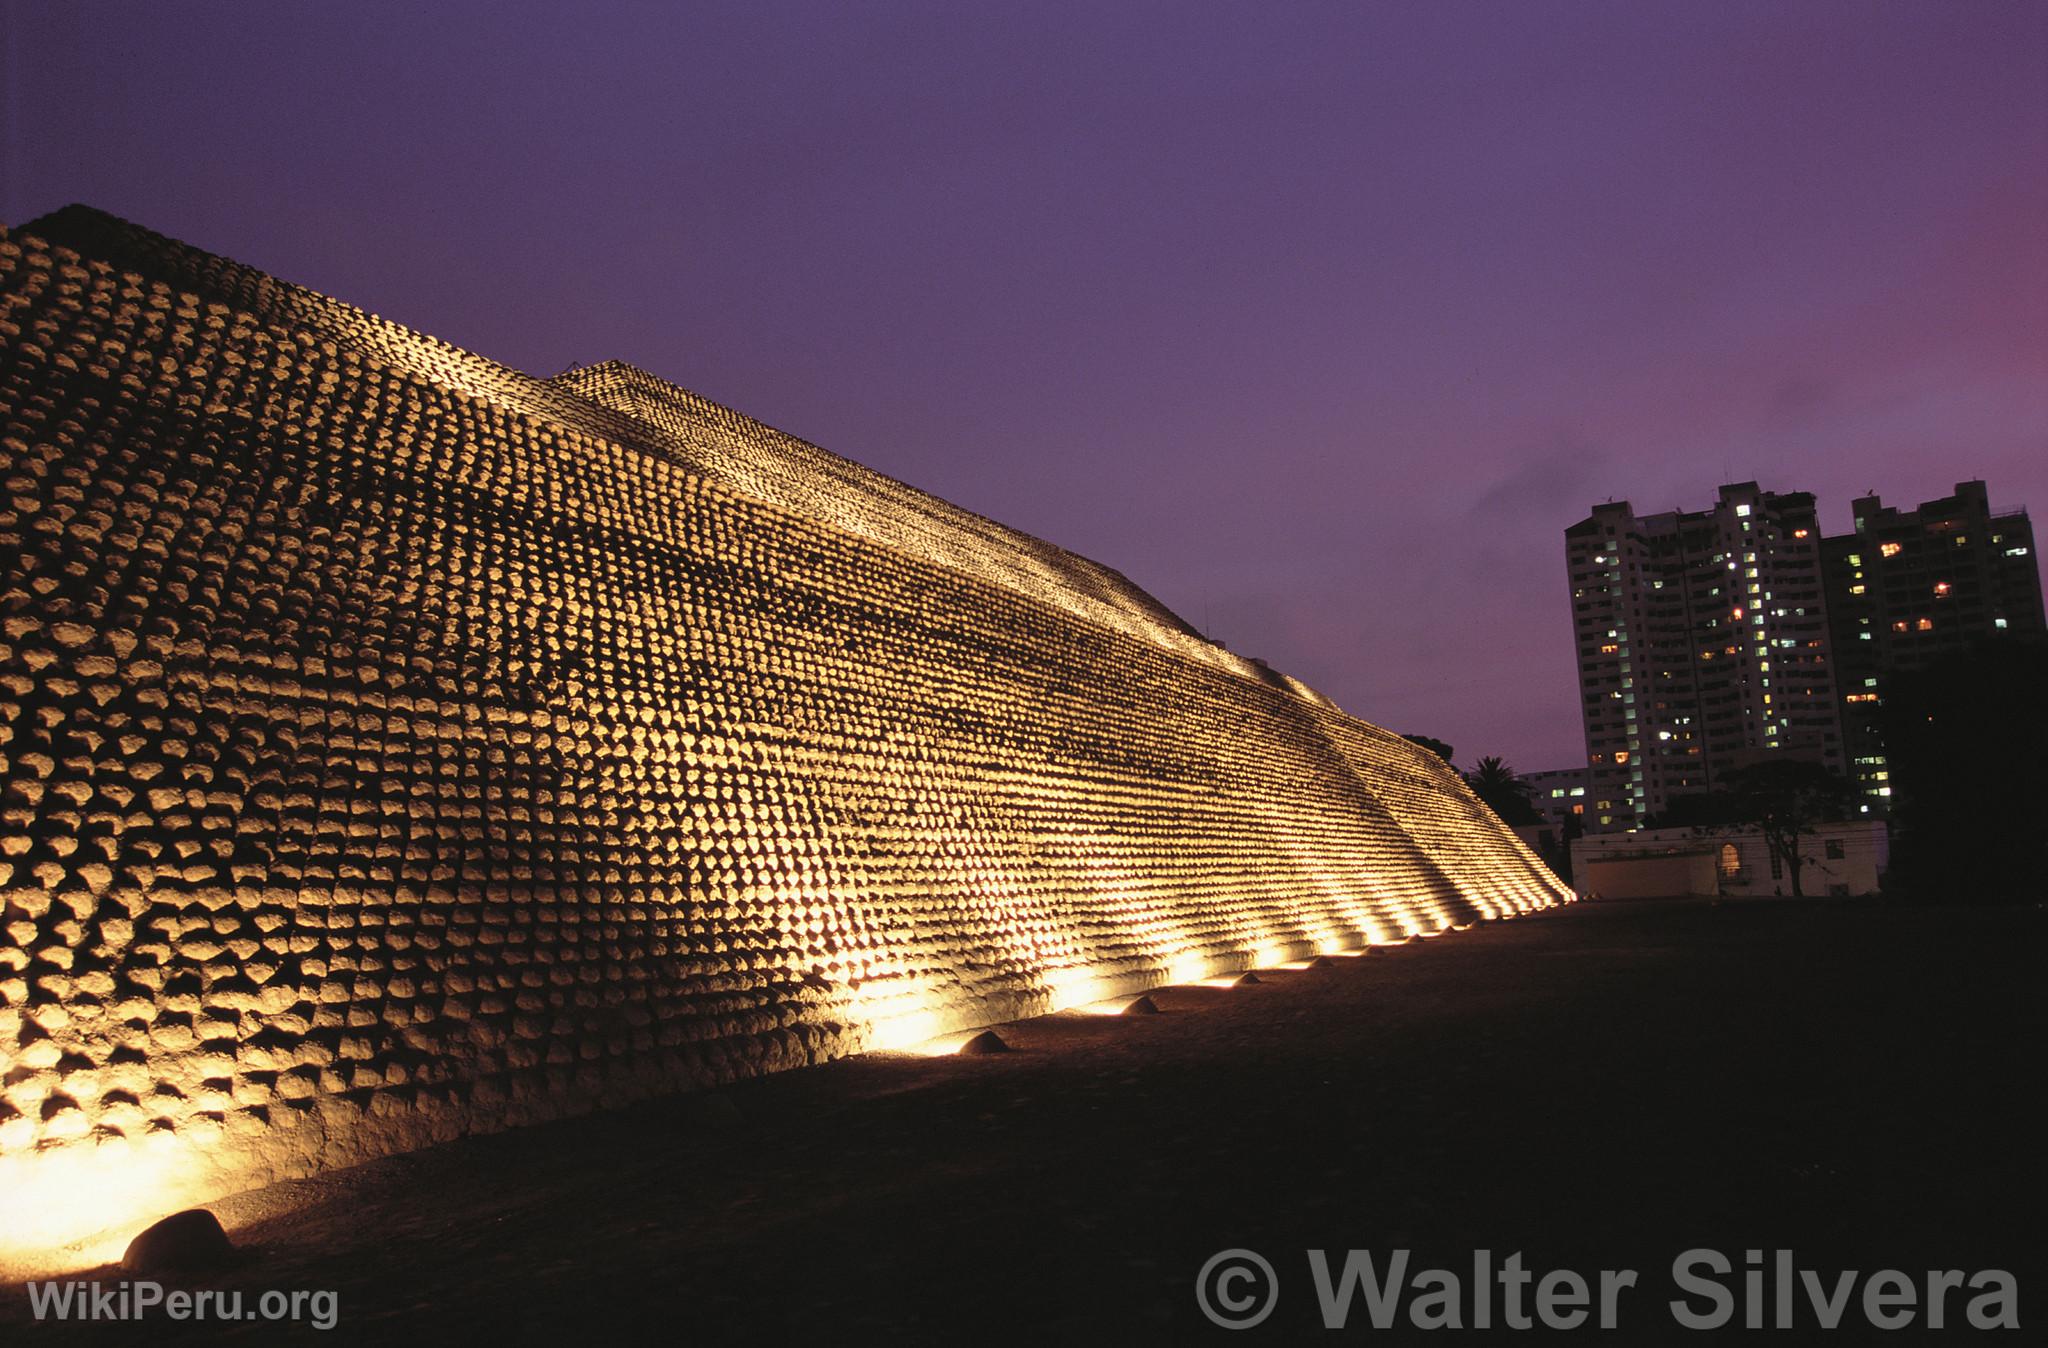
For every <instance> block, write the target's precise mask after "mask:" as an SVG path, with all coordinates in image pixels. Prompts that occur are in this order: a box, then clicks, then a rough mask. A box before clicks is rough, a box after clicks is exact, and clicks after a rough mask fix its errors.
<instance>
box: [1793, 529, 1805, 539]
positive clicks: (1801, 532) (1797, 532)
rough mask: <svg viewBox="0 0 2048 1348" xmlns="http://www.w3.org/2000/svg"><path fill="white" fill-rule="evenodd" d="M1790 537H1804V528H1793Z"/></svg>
mask: <svg viewBox="0 0 2048 1348" xmlns="http://www.w3.org/2000/svg"><path fill="white" fill-rule="evenodd" d="M1792 537H1794V538H1804V537H1806V530H1804V529H1794V530H1793V531H1792Z"/></svg>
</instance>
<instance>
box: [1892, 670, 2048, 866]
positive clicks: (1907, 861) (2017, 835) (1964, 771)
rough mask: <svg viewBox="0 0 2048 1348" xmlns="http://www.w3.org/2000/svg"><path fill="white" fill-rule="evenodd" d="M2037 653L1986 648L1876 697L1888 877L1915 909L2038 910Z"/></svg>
mask: <svg viewBox="0 0 2048 1348" xmlns="http://www.w3.org/2000/svg"><path fill="white" fill-rule="evenodd" d="M2044 699H2048V642H2042V641H2041V640H2039V639H2037V638H2036V639H2028V638H2008V639H2006V640H2002V641H1989V642H1985V643H1983V644H1981V645H1979V646H1978V647H1976V648H1974V649H1972V650H1969V651H1962V652H1958V653H1956V654H1955V655H1952V656H1949V657H1947V658H1944V659H1942V660H1938V661H1936V662H1935V663H1933V664H1931V665H1929V666H1927V667H1926V668H1925V669H1922V670H1918V671H1915V672H1913V673H1910V674H1902V675H1899V676H1897V677H1896V678H1895V679H1893V680H1892V682H1891V683H1890V685H1889V686H1888V687H1887V688H1886V689H1885V704H1884V720H1883V722H1882V731H1883V735H1884V746H1885V757H1886V760H1887V763H1888V767H1889V770H1890V772H1891V778H1890V786H1891V788H1892V798H1891V800H1892V834H1893V848H1892V864H1891V875H1892V878H1893V879H1894V880H1895V881H1898V882H1899V884H1900V888H1901V889H1902V890H1903V891H1904V892H1905V893H1906V894H1907V895H1909V896H1910V897H1912V898H1913V899H1915V900H1916V901H1923V902H1936V903H1969V902H1975V903H1987V902H2011V901H2013V900H2016V899H2035V900H2038V899H2040V898H2041V896H2042V893H2043V888H2044V883H2048V882H2044V879H2043V877H2044V876H2048V773H2044V771H2043V766H2042V765H2043V764H2044V763H2048V703H2044Z"/></svg>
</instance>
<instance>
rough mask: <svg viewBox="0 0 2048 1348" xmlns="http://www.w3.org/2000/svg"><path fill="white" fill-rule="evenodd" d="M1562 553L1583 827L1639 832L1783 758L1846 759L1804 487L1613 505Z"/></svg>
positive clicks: (1816, 539) (1816, 541)
mask: <svg viewBox="0 0 2048 1348" xmlns="http://www.w3.org/2000/svg"><path fill="white" fill-rule="evenodd" d="M1565 551H1566V558H1567V564H1568V568H1569V575H1570V582H1571V592H1572V625H1573V631H1574V636H1575V638H1576V654H1577V657H1578V668H1579V692H1580V703H1581V712H1582V714H1583V716H1584V720H1585V732H1586V767H1587V773H1588V782H1587V793H1586V810H1585V814H1584V821H1585V825H1586V829H1587V831H1588V832H1590V833H1599V832H1611V831H1617V830H1625V829H1632V828H1637V827H1640V826H1641V824H1642V822H1643V821H1644V820H1645V819H1648V818H1650V817H1651V816H1653V815H1656V814H1658V813H1660V812H1661V811H1663V810H1664V809H1665V808H1666V807H1667V806H1668V805H1669V804H1670V802H1671V801H1672V800H1673V799H1675V798H1676V797H1679V796H1685V795H1700V794H1705V793H1706V792H1708V791H1711V790H1713V789H1714V787H1715V785H1716V783H1717V779H1718V778H1719V777H1720V775H1721V774H1723V773H1725V772H1727V771H1729V770H1730V769H1733V768H1737V767H1741V766H1743V765H1745V764H1748V763H1753V762H1756V761H1758V760H1759V759H1760V758H1763V757H1767V756H1770V755H1773V754H1777V753H1787V754H1797V755H1799V756H1801V757H1807V758H1811V759H1813V760H1815V761H1817V762H1820V763H1821V764H1823V765H1824V766H1826V767H1828V768H1830V769H1832V770H1834V771H1838V772H1839V771H1842V770H1844V769H1845V767H1846V760H1845V755H1844V753H1843V746H1842V736H1841V730H1840V725H1839V721H1838V716H1837V710H1836V687H1835V678H1834V661H1833V653H1832V639H1831V634H1830V631H1829V625H1828V620H1827V610H1826V603H1825V598H1824V595H1823V585H1822V567H1821V537H1820V526H1819V522H1818V520H1817V518H1816V515H1815V511H1814V499H1813V497H1812V496H1811V495H1810V494H1808V493H1805V492H1793V493H1785V494H1780V493H1775V492H1767V491H1763V490H1762V489H1760V488H1759V487H1758V486H1757V484H1756V483H1754V482H1744V483H1737V484H1734V485H1731V486H1724V487H1722V488H1721V490H1720V494H1719V499H1718V500H1717V501H1716V502H1715V504H1714V505H1713V506H1712V507H1711V508H1710V509H1707V510H1702V511H1667V512H1665V513H1663V514H1658V515H1637V514H1636V513H1635V512H1634V510H1633V509H1632V508H1631V507H1630V505H1629V503H1628V502H1626V501H1620V502H1609V503H1607V504H1605V505H1600V506H1595V507H1594V508H1593V512H1592V514H1591V515H1589V516H1588V517H1587V518H1585V519H1584V520H1581V521H1580V522H1579V523H1577V524H1575V525H1573V526H1571V527H1570V528H1569V529H1567V530H1565Z"/></svg>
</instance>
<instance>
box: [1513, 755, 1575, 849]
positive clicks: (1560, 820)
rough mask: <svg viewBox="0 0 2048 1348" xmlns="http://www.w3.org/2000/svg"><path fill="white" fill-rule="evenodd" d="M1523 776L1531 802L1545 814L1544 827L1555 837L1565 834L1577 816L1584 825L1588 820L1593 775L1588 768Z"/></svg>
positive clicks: (1524, 774)
mask: <svg viewBox="0 0 2048 1348" xmlns="http://www.w3.org/2000/svg"><path fill="white" fill-rule="evenodd" d="M1521 777H1522V783H1523V785H1525V786H1527V787H1528V788H1529V803H1530V804H1531V805H1533V806H1535V807H1536V812H1537V813H1538V814H1540V815H1542V816H1543V826H1544V827H1545V828H1547V829H1550V830H1551V831H1552V833H1553V834H1554V835H1555V836H1557V837H1560V838H1561V837H1563V836H1564V832H1565V824H1566V822H1567V821H1568V820H1570V819H1572V818H1573V817H1574V816H1576V817H1577V818H1578V821H1579V823H1580V824H1581V825H1583V824H1584V823H1585V822H1586V807H1587V805H1588V804H1590V803H1591V802H1590V800H1589V795H1590V792H1591V789H1592V785H1593V778H1592V774H1591V773H1590V772H1588V771H1587V770H1586V769H1585V768H1583V767H1578V768H1556V769H1553V770H1551V771H1549V772H1525V773H1523V774H1521Z"/></svg>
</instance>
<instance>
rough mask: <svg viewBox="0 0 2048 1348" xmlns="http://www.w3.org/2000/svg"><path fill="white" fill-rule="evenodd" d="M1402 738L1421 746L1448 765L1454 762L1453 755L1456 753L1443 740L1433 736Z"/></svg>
mask: <svg viewBox="0 0 2048 1348" xmlns="http://www.w3.org/2000/svg"><path fill="white" fill-rule="evenodd" d="M1401 738H1402V739H1404V740H1407V741H1408V742H1409V743H1411V744H1419V745H1421V746H1422V747H1423V748H1425V749H1427V750H1429V751H1430V752H1431V753H1433V754H1435V755H1436V756H1437V757H1438V758H1441V759H1443V761H1444V762H1446V763H1451V762H1453V761H1454V759H1453V755H1454V753H1455V750H1453V749H1452V748H1451V746H1450V745H1448V744H1445V743H1444V742H1443V741H1442V740H1440V739H1437V738H1436V737H1435V736H1433V735H1403V736H1401Z"/></svg>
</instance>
